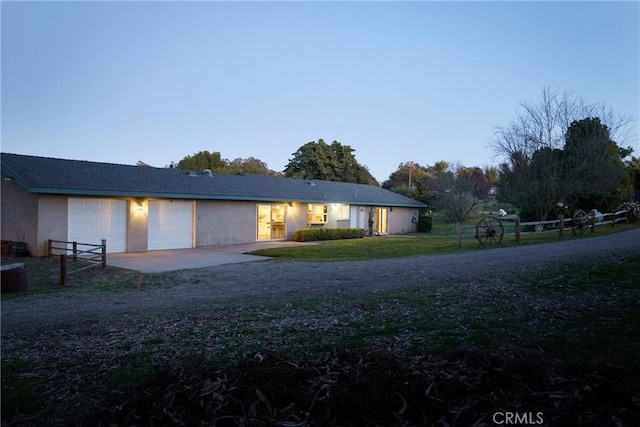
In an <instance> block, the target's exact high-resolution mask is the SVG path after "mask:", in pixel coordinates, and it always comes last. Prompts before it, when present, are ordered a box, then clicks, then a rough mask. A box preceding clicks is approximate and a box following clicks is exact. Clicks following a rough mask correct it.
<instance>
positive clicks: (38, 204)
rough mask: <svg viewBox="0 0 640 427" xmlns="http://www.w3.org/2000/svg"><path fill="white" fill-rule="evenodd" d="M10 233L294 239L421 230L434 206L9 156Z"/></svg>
mask: <svg viewBox="0 0 640 427" xmlns="http://www.w3.org/2000/svg"><path fill="white" fill-rule="evenodd" d="M0 165H1V170H2V187H1V190H2V193H1V199H2V206H1V208H2V211H1V223H2V230H1V233H2V239H3V240H6V241H13V242H25V243H26V244H27V247H28V250H29V251H30V252H31V254H33V255H35V256H44V255H47V248H48V246H47V245H48V240H49V239H53V240H59V241H69V242H73V241H76V242H79V243H91V244H100V242H101V239H106V240H107V252H111V253H116V252H141V251H151V250H158V249H179V248H194V247H203V246H218V245H229V244H239V243H252V242H256V241H269V240H286V239H292V237H293V235H294V233H295V231H296V230H297V229H300V228H308V227H329V228H335V227H354V228H355V227H357V228H361V229H364V230H369V222H370V220H371V221H372V228H373V231H374V232H376V233H377V234H404V233H408V232H412V231H415V230H416V222H417V217H418V211H419V209H420V208H424V207H426V206H425V205H424V204H422V203H420V202H417V201H415V200H412V199H410V198H407V197H404V196H402V195H400V194H396V193H393V192H391V191H387V190H385V189H382V188H380V187H377V186H373V185H363V184H349V183H343V182H330V181H320V180H315V179H314V180H304V179H293V178H282V177H271V176H259V175H244V174H217V173H211V171H209V170H205V171H197V172H196V171H185V170H179V169H174V168H155V167H147V166H130V165H120V164H110V163H99V162H89V161H79V160H65V159H55V158H47V157H35V156H27V155H19V154H8V153H2V154H1V159H0Z"/></svg>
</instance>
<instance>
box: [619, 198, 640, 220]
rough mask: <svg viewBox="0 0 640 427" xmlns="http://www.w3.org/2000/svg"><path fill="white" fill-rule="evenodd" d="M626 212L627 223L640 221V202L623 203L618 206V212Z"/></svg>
mask: <svg viewBox="0 0 640 427" xmlns="http://www.w3.org/2000/svg"><path fill="white" fill-rule="evenodd" d="M623 209H624V210H626V211H627V219H628V220H629V222H636V221H638V220H640V202H624V203H623V204H621V205H620V206H618V209H617V210H619V211H621V210H623Z"/></svg>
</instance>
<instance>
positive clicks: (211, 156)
mask: <svg viewBox="0 0 640 427" xmlns="http://www.w3.org/2000/svg"><path fill="white" fill-rule="evenodd" d="M176 167H177V168H178V169H185V170H194V171H203V170H205V169H209V170H211V171H223V170H224V168H225V162H224V160H222V157H220V153H219V152H217V151H214V152H213V153H210V152H208V151H200V152H198V153H196V154H194V155H193V156H186V157H185V158H184V159H182V160H180V161H179V162H178V164H177V165H176Z"/></svg>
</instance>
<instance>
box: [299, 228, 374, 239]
mask: <svg viewBox="0 0 640 427" xmlns="http://www.w3.org/2000/svg"><path fill="white" fill-rule="evenodd" d="M362 237H364V230H362V229H360V228H301V229H298V230H296V233H295V234H294V236H293V240H295V241H296V242H311V241H316V240H340V239H360V238H362Z"/></svg>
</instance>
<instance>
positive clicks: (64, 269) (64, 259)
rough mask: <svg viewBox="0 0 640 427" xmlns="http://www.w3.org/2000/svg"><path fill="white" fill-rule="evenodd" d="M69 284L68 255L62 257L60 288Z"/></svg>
mask: <svg viewBox="0 0 640 427" xmlns="http://www.w3.org/2000/svg"><path fill="white" fill-rule="evenodd" d="M66 284H67V255H66V254H63V255H60V286H64V285H66Z"/></svg>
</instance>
